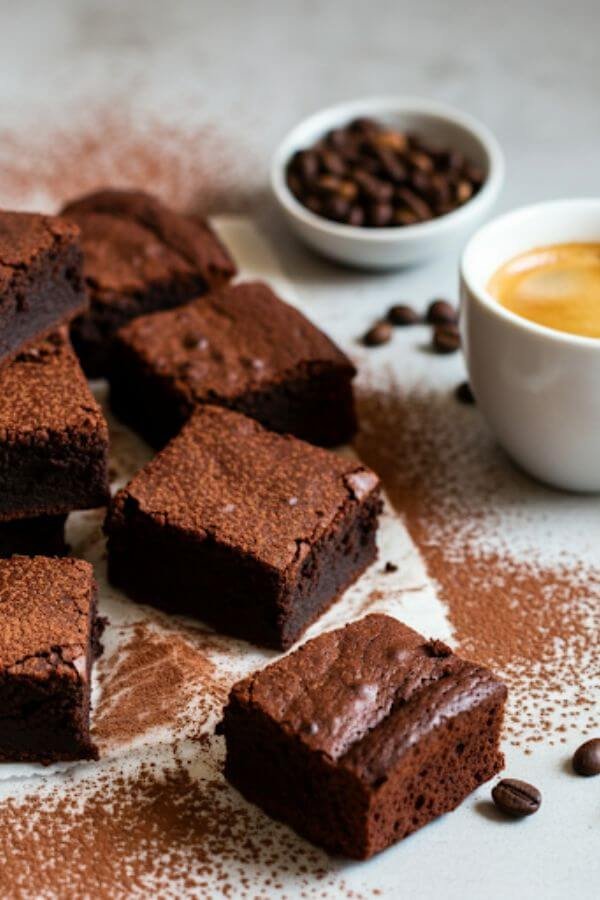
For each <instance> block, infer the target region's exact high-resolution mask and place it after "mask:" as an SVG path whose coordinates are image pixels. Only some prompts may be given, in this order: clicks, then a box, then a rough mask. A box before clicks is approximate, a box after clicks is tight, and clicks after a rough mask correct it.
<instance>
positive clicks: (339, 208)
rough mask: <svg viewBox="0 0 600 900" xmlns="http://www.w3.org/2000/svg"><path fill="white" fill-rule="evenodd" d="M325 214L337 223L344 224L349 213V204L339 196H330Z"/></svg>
mask: <svg viewBox="0 0 600 900" xmlns="http://www.w3.org/2000/svg"><path fill="white" fill-rule="evenodd" d="M325 212H326V213H327V215H328V216H330V217H331V218H332V219H336V220H337V221H338V222H345V221H346V219H347V218H348V215H349V213H350V202H349V201H348V200H346V198H345V197H342V196H341V194H332V195H331V197H329V199H328V200H327V203H326V205H325Z"/></svg>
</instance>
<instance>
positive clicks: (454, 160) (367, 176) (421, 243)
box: [271, 97, 504, 269]
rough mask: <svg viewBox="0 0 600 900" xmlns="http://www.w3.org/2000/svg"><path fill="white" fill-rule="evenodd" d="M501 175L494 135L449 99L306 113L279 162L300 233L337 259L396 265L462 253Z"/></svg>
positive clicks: (280, 188)
mask: <svg viewBox="0 0 600 900" xmlns="http://www.w3.org/2000/svg"><path fill="white" fill-rule="evenodd" d="M503 179H504V160H503V155H502V151H501V149H500V147H499V145H498V142H497V140H496V138H495V137H494V136H493V135H492V134H491V132H490V131H489V130H488V129H487V128H486V127H485V126H484V125H482V124H480V123H479V122H478V121H476V120H475V119H474V118H473V117H471V116H469V115H467V114H465V113H462V112H460V111H458V110H455V109H453V108H452V107H449V106H446V105H445V104H442V103H437V102H433V101H428V100H418V99H414V98H404V99H403V98H388V97H384V98H375V99H371V100H363V101H354V102H351V103H342V104H340V105H338V106H335V107H332V108H330V109H326V110H323V111H322V112H319V113H317V114H316V115H313V116H311V117H310V118H308V119H305V120H304V121H303V122H301V123H300V124H299V125H297V126H296V128H294V129H293V131H292V132H291V133H290V134H288V136H287V137H286V138H285V140H284V141H283V143H282V144H281V145H280V146H279V148H278V150H277V152H276V154H275V157H274V160H273V164H272V170H271V183H272V187H273V191H274V194H275V197H276V199H277V201H278V203H279V205H280V207H281V209H282V210H283V212H284V214H285V216H286V218H287V220H288V222H289V223H290V225H291V226H292V228H293V229H294V231H295V232H296V234H297V235H298V236H299V237H300V238H301V239H302V240H303V241H304V242H305V243H307V244H308V245H309V246H310V247H312V249H314V250H316V251H317V252H318V253H320V254H322V255H324V256H327V257H329V258H331V259H333V260H336V261H337V262H341V263H345V264H348V265H352V266H357V267H362V268H372V269H392V268H399V267H401V266H406V265H411V264H413V263H418V262H422V261H425V260H426V259H428V258H432V257H433V256H436V255H438V254H441V253H444V252H448V251H451V250H452V249H454V250H455V251H458V250H460V248H461V246H462V244H463V243H464V242H465V241H466V239H467V237H468V236H469V234H470V233H471V232H472V231H474V229H475V228H476V227H477V226H478V225H479V224H480V223H481V222H482V220H483V219H484V218H485V216H486V215H487V214H488V213H489V212H490V210H491V208H492V206H493V204H494V203H495V201H496V199H497V197H498V194H499V192H500V188H501V186H502V182H503Z"/></svg>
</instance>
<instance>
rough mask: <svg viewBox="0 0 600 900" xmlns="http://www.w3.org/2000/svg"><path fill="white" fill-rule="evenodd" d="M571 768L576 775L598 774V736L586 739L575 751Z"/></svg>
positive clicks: (599, 757) (599, 746)
mask: <svg viewBox="0 0 600 900" xmlns="http://www.w3.org/2000/svg"><path fill="white" fill-rule="evenodd" d="M573 768H574V769H575V771H576V772H577V774H578V775H585V776H586V777H590V776H592V775H600V738H592V740H591V741H586V742H585V744H582V745H581V747H579V748H578V749H577V750H576V751H575V755H574V756H573Z"/></svg>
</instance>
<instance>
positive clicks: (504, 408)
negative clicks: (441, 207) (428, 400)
mask: <svg viewBox="0 0 600 900" xmlns="http://www.w3.org/2000/svg"><path fill="white" fill-rule="evenodd" d="M599 241H600V198H599V199H593V198H592V199H576V200H558V201H555V202H550V203H540V204H537V205H535V206H527V207H523V208H522V209H517V210H515V211H514V212H511V213H508V214H507V215H503V216H500V217H499V218H497V219H494V220H493V221H491V222H490V223H488V224H487V225H485V226H484V227H483V228H480V229H479V230H478V231H477V232H476V233H475V234H474V235H473V237H472V238H471V240H470V241H469V243H468V244H467V246H466V248H465V250H464V253H463V256H462V260H461V267H460V280H461V335H462V341H463V348H464V353H465V357H466V362H467V368H468V371H469V380H470V383H471V386H472V389H473V393H474V394H475V397H476V400H477V405H478V407H479V409H480V410H481V413H482V415H483V416H484V418H485V419H486V420H487V422H488V424H489V426H490V428H491V429H492V431H493V432H494V433H495V435H496V437H497V439H498V441H499V443H500V444H501V446H502V447H503V448H504V449H505V450H506V452H507V453H508V454H509V456H511V457H512V459H513V460H514V461H515V462H516V463H517V464H518V465H519V466H520V467H522V468H523V469H525V470H526V471H527V472H529V473H530V474H531V475H533V476H534V477H535V478H537V479H539V480H541V481H543V482H546V483H547V484H550V485H553V486H555V487H558V488H562V489H565V490H569V491H586V492H596V491H600V339H599V338H590V337H581V336H579V335H575V334H568V333H566V332H563V331H555V330H553V329H550V328H547V327H545V326H543V325H538V324H537V323H535V322H532V321H530V320H529V319H524V318H522V317H521V316H518V315H516V314H515V313H513V312H511V311H509V310H508V309H506V308H505V307H503V306H501V305H500V303H499V302H498V301H497V300H496V299H495V298H494V297H493V296H492V295H491V294H490V292H489V291H488V289H487V285H488V284H489V281H490V278H491V277H492V275H493V274H494V273H495V272H496V271H497V270H498V269H499V267H500V266H501V265H503V263H505V262H507V261H508V260H509V259H512V258H513V257H515V256H517V255H518V254H520V253H524V252H525V251H527V250H531V249H533V248H535V247H540V246H545V245H548V244H561V243H575V242H590V243H592V242H599Z"/></svg>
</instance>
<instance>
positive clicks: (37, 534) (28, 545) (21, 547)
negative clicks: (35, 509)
mask: <svg viewBox="0 0 600 900" xmlns="http://www.w3.org/2000/svg"><path fill="white" fill-rule="evenodd" d="M66 519H67V517H66V516H37V517H35V518H33V519H15V520H14V521H12V522H0V557H7V556H13V555H14V554H19V555H21V556H65V555H66V554H67V552H68V547H67V544H66V543H65V522H66Z"/></svg>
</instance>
